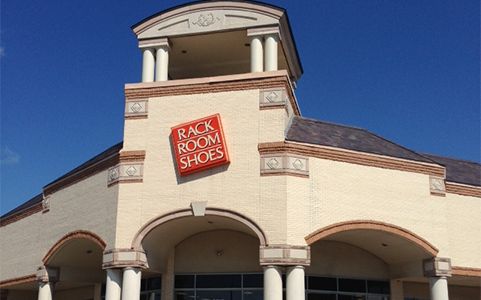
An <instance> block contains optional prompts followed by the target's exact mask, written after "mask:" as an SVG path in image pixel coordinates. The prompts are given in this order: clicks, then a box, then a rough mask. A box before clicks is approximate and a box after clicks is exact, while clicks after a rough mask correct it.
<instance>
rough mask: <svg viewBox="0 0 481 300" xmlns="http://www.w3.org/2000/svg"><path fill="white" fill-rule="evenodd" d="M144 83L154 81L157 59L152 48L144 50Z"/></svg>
mask: <svg viewBox="0 0 481 300" xmlns="http://www.w3.org/2000/svg"><path fill="white" fill-rule="evenodd" d="M142 51H143V53H142V82H152V81H154V68H155V58H154V51H153V50H152V49H150V48H143V49H142Z"/></svg>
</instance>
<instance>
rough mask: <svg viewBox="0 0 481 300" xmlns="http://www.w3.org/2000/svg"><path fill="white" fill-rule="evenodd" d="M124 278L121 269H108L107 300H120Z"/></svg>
mask: <svg viewBox="0 0 481 300" xmlns="http://www.w3.org/2000/svg"><path fill="white" fill-rule="evenodd" d="M121 287H122V276H121V273H120V270H119V269H107V281H106V282H105V300H120V292H121V289H122V288H121Z"/></svg>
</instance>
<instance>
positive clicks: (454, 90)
mask: <svg viewBox="0 0 481 300" xmlns="http://www.w3.org/2000/svg"><path fill="white" fill-rule="evenodd" d="M186 2H187V1H165V0H148V1H147V0H135V1H134V0H121V1H113V0H105V1H85V0H70V1H65V0H49V1H34V0H22V1H17V0H6V1H2V2H1V27H0V28H1V31H0V34H1V48H0V64H1V86H0V87H1V207H0V212H1V213H4V212H6V211H9V210H10V209H12V208H14V207H15V206H16V205H18V204H20V203H22V202H24V201H26V200H28V199H30V198H31V197H32V196H34V195H36V194H37V193H39V192H41V189H42V187H43V186H44V185H46V184H47V183H49V182H50V181H52V180H54V179H55V178H57V177H59V176H61V175H62V174H63V173H65V172H67V171H69V170H70V169H72V168H74V167H75V166H77V165H79V164H80V163H82V162H83V161H85V160H87V159H89V158H90V157H92V156H94V155H95V154H97V153H99V152H101V151H103V150H104V149H106V148H108V147H110V146H111V145H113V144H115V143H117V142H119V141H121V140H122V130H123V107H124V98H123V85H124V83H127V82H139V80H140V74H141V68H140V64H141V55H140V51H139V50H138V48H137V43H136V39H135V37H134V35H133V33H132V32H131V30H130V26H131V25H133V24H135V23H136V22H138V21H140V20H142V19H143V18H145V17H147V16H150V15H152V14H154V13H156V12H158V11H161V10H163V9H166V8H169V7H171V6H174V5H177V4H182V3H186ZM267 2H268V3H272V4H275V5H278V6H281V7H285V8H286V9H287V11H288V14H289V18H290V21H291V25H292V29H293V32H294V36H295V39H296V43H297V47H298V50H299V54H300V56H301V60H302V63H303V66H304V71H305V72H304V75H303V77H302V78H301V80H300V81H299V82H298V89H297V91H296V94H297V98H298V100H299V103H300V106H301V111H302V112H303V115H304V116H306V117H310V118H316V119H321V120H325V121H330V122H335V123H341V124H347V125H352V126H356V127H362V128H366V129H368V130H370V131H372V132H374V133H376V134H378V135H381V136H383V137H385V138H387V139H390V140H392V141H394V142H397V143H399V144H401V145H403V146H405V147H408V148H410V149H413V150H415V151H419V152H428V153H435V154H440V155H444V156H449V157H457V158H462V159H467V160H473V161H478V162H479V161H480V135H481V133H480V18H479V11H480V7H479V5H480V4H479V1H478V0H460V1H452V0H430V1H428V0H404V1H397V0H369V1H358V0H322V1H313V0H296V1H294V0H278V1H277V0H270V1H267Z"/></svg>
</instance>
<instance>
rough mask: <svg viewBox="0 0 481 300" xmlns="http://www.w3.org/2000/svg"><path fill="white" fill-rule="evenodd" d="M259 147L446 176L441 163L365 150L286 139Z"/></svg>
mask: <svg viewBox="0 0 481 300" xmlns="http://www.w3.org/2000/svg"><path fill="white" fill-rule="evenodd" d="M258 148H259V153H260V154H261V155H262V154H271V153H283V152H285V153H292V154H297V155H304V156H307V157H316V158H321V159H328V160H334V161H340V162H346V163H352V164H358V165H363V166H369V167H378V168H384V169H391V170H399V171H406V172H414V173H421V174H426V175H432V176H437V177H443V178H444V176H445V168H444V167H442V166H439V165H435V164H428V163H421V162H416V161H410V160H405V159H400V158H394V157H389V156H383V155H377V154H370V153H365V152H358V151H352V150H345V149H340V148H333V147H326V146H319V145H308V144H301V143H296V142H286V141H282V142H269V143H260V144H259V146H258Z"/></svg>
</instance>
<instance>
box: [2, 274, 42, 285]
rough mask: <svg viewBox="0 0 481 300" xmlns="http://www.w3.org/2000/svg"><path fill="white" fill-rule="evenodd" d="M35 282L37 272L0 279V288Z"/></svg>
mask: <svg viewBox="0 0 481 300" xmlns="http://www.w3.org/2000/svg"><path fill="white" fill-rule="evenodd" d="M31 282H37V274H31V275H26V276H22V277H16V278H11V279H6V280H3V281H0V288H6V287H9V286H14V285H17V284H23V283H31Z"/></svg>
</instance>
